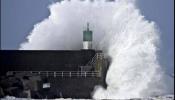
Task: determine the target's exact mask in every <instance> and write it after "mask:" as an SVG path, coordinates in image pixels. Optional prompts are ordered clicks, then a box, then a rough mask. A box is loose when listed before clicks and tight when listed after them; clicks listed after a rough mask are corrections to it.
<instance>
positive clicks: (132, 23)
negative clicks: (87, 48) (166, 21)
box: [20, 0, 167, 99]
mask: <svg viewBox="0 0 175 100" xmlns="http://www.w3.org/2000/svg"><path fill="white" fill-rule="evenodd" d="M49 9H50V16H49V17H48V18H46V19H45V20H43V21H42V22H40V23H38V24H36V25H35V26H34V29H33V30H32V32H31V33H30V35H29V36H28V37H27V39H28V41H27V42H25V43H22V44H21V47H20V49H21V50H25V49H34V50H48V49H49V50H50V49H51V50H61V49H62V50H73V49H81V48H82V31H83V29H84V28H85V27H84V26H86V23H87V22H89V23H90V28H91V30H93V33H94V36H93V37H94V40H93V45H94V47H93V48H97V49H102V50H103V51H104V52H105V54H106V55H108V56H110V57H111V59H112V63H111V65H110V67H109V70H108V72H107V77H106V82H107V85H108V86H107V89H103V88H102V87H98V88H96V90H94V94H93V98H95V99H99V98H100V99H125V98H137V97H147V96H152V95H161V94H163V93H165V92H167V90H166V87H165V86H164V84H163V80H162V77H163V76H162V75H163V74H162V72H161V68H160V66H159V64H158V61H157V54H156V52H157V43H158V42H159V32H158V31H157V30H156V25H155V23H154V22H149V21H147V20H145V18H144V16H143V15H141V14H140V11H139V10H138V9H137V7H136V4H135V0H116V1H114V2H107V1H105V0H95V1H93V2H91V1H89V0H85V1H78V0H71V1H68V0H65V1H62V2H57V3H55V4H52V5H51V6H50V7H49Z"/></svg>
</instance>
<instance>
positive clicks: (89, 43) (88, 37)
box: [83, 23, 92, 49]
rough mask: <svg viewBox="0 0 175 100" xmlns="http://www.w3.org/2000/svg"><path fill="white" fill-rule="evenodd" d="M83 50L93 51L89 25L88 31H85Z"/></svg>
mask: <svg viewBox="0 0 175 100" xmlns="http://www.w3.org/2000/svg"><path fill="white" fill-rule="evenodd" d="M83 49H92V31H91V30H89V23H87V29H86V30H84V31H83Z"/></svg>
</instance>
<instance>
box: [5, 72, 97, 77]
mask: <svg viewBox="0 0 175 100" xmlns="http://www.w3.org/2000/svg"><path fill="white" fill-rule="evenodd" d="M8 73H13V74H19V73H25V74H30V75H39V76H45V77H100V72H98V71H8Z"/></svg>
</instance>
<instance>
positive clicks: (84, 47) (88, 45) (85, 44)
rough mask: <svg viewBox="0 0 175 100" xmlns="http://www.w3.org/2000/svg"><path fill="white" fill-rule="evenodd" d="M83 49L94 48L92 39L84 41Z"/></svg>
mask: <svg viewBox="0 0 175 100" xmlns="http://www.w3.org/2000/svg"><path fill="white" fill-rule="evenodd" d="M83 49H92V42H91V41H83Z"/></svg>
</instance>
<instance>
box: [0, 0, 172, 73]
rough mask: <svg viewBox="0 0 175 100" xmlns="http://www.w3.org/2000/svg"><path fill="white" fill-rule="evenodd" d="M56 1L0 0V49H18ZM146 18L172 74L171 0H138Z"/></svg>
mask: <svg viewBox="0 0 175 100" xmlns="http://www.w3.org/2000/svg"><path fill="white" fill-rule="evenodd" d="M52 1H53V2H54V1H56V0H1V49H15V50H16V49H18V48H19V46H20V44H21V43H22V42H24V41H26V36H27V35H28V34H29V33H30V31H31V30H32V29H33V25H35V24H36V23H38V22H40V21H42V20H43V19H44V18H47V17H48V15H49V9H48V5H49V4H51V3H53V2H52ZM138 7H139V8H140V10H141V13H142V14H143V15H144V16H146V19H147V20H150V21H154V22H156V24H157V25H158V27H159V29H160V32H161V43H160V44H161V45H160V52H159V56H160V57H159V58H160V59H159V62H160V64H161V65H162V66H163V67H164V68H165V69H166V70H167V71H168V72H170V73H174V0H138Z"/></svg>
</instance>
